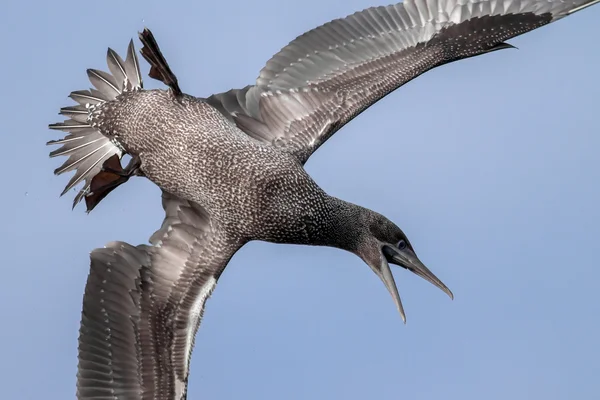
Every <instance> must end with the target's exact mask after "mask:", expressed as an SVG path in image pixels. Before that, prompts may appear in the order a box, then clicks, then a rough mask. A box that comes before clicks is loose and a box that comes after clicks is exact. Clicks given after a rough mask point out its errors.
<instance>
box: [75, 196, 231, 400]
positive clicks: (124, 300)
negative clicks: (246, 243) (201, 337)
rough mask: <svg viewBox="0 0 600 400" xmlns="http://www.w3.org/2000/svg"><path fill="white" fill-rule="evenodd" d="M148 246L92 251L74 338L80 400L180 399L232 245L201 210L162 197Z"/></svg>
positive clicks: (114, 246) (123, 245)
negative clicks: (205, 314) (160, 212)
mask: <svg viewBox="0 0 600 400" xmlns="http://www.w3.org/2000/svg"><path fill="white" fill-rule="evenodd" d="M163 206H164V209H165V213H166V217H165V219H164V222H163V224H162V227H161V228H160V229H159V230H158V231H157V232H155V233H154V235H152V237H151V239H150V242H151V243H152V246H146V245H140V246H137V247H134V246H131V245H129V244H127V243H123V242H112V243H109V244H107V245H106V247H104V248H101V249H96V250H94V251H93V252H92V253H91V257H90V258H91V270H90V274H89V278H88V282H87V285H86V288H85V294H84V298H83V311H82V318H81V328H80V336H79V368H78V374H77V397H78V398H79V399H98V398H102V399H115V400H116V399H136V400H137V399H139V400H146V399H177V400H180V399H185V396H186V391H187V381H188V374H189V365H190V356H191V352H192V349H193V346H194V337H195V335H196V332H197V330H198V327H199V324H200V320H201V318H202V314H203V310H204V304H205V302H206V300H207V299H208V297H209V296H210V294H211V292H212V290H213V289H214V287H215V285H216V282H217V280H218V278H219V276H220V275H221V273H222V272H223V270H224V268H225V266H226V265H227V263H228V261H229V259H230V258H231V257H232V256H233V254H234V253H235V252H236V251H237V250H238V248H239V247H241V244H238V243H229V242H227V241H226V240H225V239H224V238H223V234H222V232H220V231H219V228H218V227H217V226H215V223H214V222H213V221H211V219H210V216H209V215H208V214H207V213H206V211H205V210H204V209H203V208H201V207H200V206H198V205H196V204H194V203H190V202H188V201H184V200H181V199H178V198H176V197H174V196H172V195H169V194H167V193H163Z"/></svg>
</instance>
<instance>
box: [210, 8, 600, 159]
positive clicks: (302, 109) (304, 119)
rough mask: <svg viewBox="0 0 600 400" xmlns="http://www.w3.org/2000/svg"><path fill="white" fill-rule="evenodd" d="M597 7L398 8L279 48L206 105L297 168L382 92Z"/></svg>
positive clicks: (357, 17)
mask: <svg viewBox="0 0 600 400" xmlns="http://www.w3.org/2000/svg"><path fill="white" fill-rule="evenodd" d="M598 1H600V0H406V1H405V2H403V3H399V4H396V5H390V6H386V7H372V8H368V9H366V10H363V11H361V12H357V13H355V14H353V15H350V16H348V17H346V18H343V19H336V20H333V21H331V22H329V23H326V24H325V25H322V26H320V27H318V28H316V29H313V30H311V31H309V32H307V33H305V34H303V35H301V36H299V37H298V38H296V39H295V40H293V41H292V42H290V43H289V44H288V45H287V46H285V47H284V48H283V49H282V50H281V51H280V52H279V53H277V54H275V55H274V56H273V57H272V58H271V59H270V60H269V61H268V62H267V64H266V66H265V67H264V68H263V69H262V70H261V71H260V75H259V77H258V79H257V81H256V85H254V86H248V87H246V88H244V89H234V90H231V91H229V92H225V93H220V94H216V95H213V96H211V97H209V98H208V99H207V100H208V101H209V102H210V103H211V104H212V105H213V106H215V107H217V108H218V109H220V110H221V112H223V113H224V114H225V115H227V116H228V117H229V118H231V119H233V120H235V121H236V123H237V125H238V126H239V127H240V128H241V129H242V130H244V131H246V132H247V133H248V134H249V135H251V136H253V137H255V138H256V139H258V140H262V141H266V142H270V143H272V144H273V145H275V146H276V147H280V148H282V149H284V150H286V151H289V152H291V153H293V154H294V155H295V156H297V158H298V159H299V160H300V161H301V162H302V163H304V162H306V160H307V159H308V158H309V157H310V155H311V154H312V153H313V152H314V151H316V150H317V149H318V148H319V147H320V146H321V145H322V144H323V143H324V142H325V141H326V140H327V139H328V138H329V137H331V135H333V133H335V132H336V131H337V130H339V129H340V128H341V127H342V126H343V125H345V124H346V123H347V122H349V121H350V120H352V119H353V118H354V117H356V116H357V115H358V114H360V113H361V112H362V111H364V110H365V109H367V108H368V107H369V106H371V105H372V104H373V103H375V102H377V101H378V100H380V99H381V98H383V97H384V96H386V95H387V94H389V93H390V92H392V91H394V90H395V89H397V88H398V87H400V86H402V85H403V84H405V83H407V82H408V81H410V80H412V79H414V78H416V77H417V76H419V75H420V74H422V73H424V72H426V71H428V70H430V69H432V68H435V67H437V66H439V65H442V64H446V63H449V62H453V61H456V60H460V59H463V58H467V57H472V56H476V55H480V54H483V53H487V52H490V51H494V50H499V49H503V48H507V47H510V46H508V45H506V44H505V43H504V41H505V40H508V39H510V38H513V37H515V36H518V35H520V34H523V33H525V32H528V31H531V30H533V29H536V28H538V27H540V26H542V25H545V24H548V23H550V22H553V21H556V20H558V19H561V18H563V17H565V16H567V15H570V14H572V13H574V12H576V11H579V10H581V9H583V8H586V7H588V6H590V5H592V4H594V3H596V2H598Z"/></svg>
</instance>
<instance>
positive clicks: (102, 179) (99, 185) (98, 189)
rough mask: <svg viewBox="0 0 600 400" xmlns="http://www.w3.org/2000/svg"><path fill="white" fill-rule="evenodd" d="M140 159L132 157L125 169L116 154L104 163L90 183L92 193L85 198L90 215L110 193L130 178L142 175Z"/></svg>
mask: <svg viewBox="0 0 600 400" xmlns="http://www.w3.org/2000/svg"><path fill="white" fill-rule="evenodd" d="M139 167H140V159H139V158H138V157H132V158H131V160H130V161H129V163H128V164H127V166H126V167H125V168H124V169H123V167H122V166H121V161H120V160H119V157H118V156H117V155H116V154H115V155H114V156H112V157H110V158H109V159H108V160H106V161H105V162H104V165H103V166H102V170H101V171H100V172H99V173H98V174H97V175H96V176H94V178H93V179H92V182H91V183H90V192H89V193H88V194H87V195H86V196H85V204H86V206H87V212H88V213H89V212H90V211H92V210H93V209H94V207H96V206H97V205H98V203H100V201H102V199H104V198H105V197H106V196H107V195H108V194H109V193H110V192H112V191H113V190H114V189H115V188H117V187H118V186H120V185H121V184H123V183H125V182H127V181H128V180H129V178H130V177H132V176H136V175H141V171H140V169H139Z"/></svg>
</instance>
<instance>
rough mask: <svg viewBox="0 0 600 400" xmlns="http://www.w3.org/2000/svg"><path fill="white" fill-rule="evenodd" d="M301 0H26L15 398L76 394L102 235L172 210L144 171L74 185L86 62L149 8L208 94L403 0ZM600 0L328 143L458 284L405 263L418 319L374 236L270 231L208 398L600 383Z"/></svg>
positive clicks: (9, 354) (223, 290)
mask: <svg viewBox="0 0 600 400" xmlns="http://www.w3.org/2000/svg"><path fill="white" fill-rule="evenodd" d="M285 3H286V5H285V6H283V3H282V2H281V1H275V0H255V1H241V0H231V1H220V2H200V1H185V2H178V3H174V5H167V2H165V1H144V2H142V1H135V2H121V1H119V2H93V1H86V2H83V1H76V2H75V1H73V2H65V1H52V2H42V1H38V2H37V3H29V4H27V2H17V1H15V0H8V2H6V1H5V2H3V6H2V8H3V11H2V13H1V16H0V44H1V46H2V54H3V56H2V62H1V63H0V72H1V74H0V76H1V77H2V80H3V82H2V93H3V95H2V96H0V109H1V110H2V112H1V113H2V131H3V134H2V140H3V143H2V144H3V148H4V151H3V156H2V158H1V163H2V164H1V165H2V171H3V174H2V176H3V182H2V194H3V195H2V196H0V209H2V210H4V215H3V221H2V231H1V232H2V249H3V257H2V262H1V265H2V267H1V268H2V278H1V279H0V317H1V318H2V322H1V329H0V354H1V356H0V381H1V383H2V393H3V394H2V397H3V398H5V399H52V400H53V399H57V400H58V399H69V398H74V393H75V373H76V364H77V358H76V357H77V335H78V328H79V319H80V310H81V298H82V293H83V289H84V284H85V281H86V278H87V273H88V268H89V264H88V262H89V258H88V257H89V256H88V254H89V252H90V251H91V250H92V249H93V248H95V247H100V246H102V245H104V243H106V242H108V241H111V240H126V241H128V242H130V243H133V244H138V243H145V242H146V241H147V238H148V237H149V236H150V234H151V233H152V232H154V230H155V229H157V228H158V227H159V226H160V222H161V221H162V218H163V217H162V210H161V207H160V196H159V190H158V189H157V188H156V187H154V186H153V185H152V184H151V183H150V182H147V181H144V180H142V179H139V178H137V179H134V180H133V181H132V182H130V183H128V184H127V185H125V186H124V187H122V188H119V190H117V191H116V192H115V193H113V194H111V195H110V197H109V198H107V199H106V200H105V201H104V202H103V203H102V204H101V205H100V206H99V207H98V208H97V209H96V210H94V212H93V213H91V214H90V215H86V214H85V213H84V208H83V207H81V206H80V207H78V208H77V209H76V210H75V211H74V212H73V211H71V201H72V198H73V195H74V193H69V194H68V195H66V196H64V197H63V198H59V197H58V194H59V193H60V191H61V190H62V188H63V186H64V185H65V183H66V182H67V180H68V177H66V176H63V177H54V176H53V175H52V170H53V169H54V168H56V167H57V166H58V165H60V163H61V162H62V159H61V160H58V159H49V158H48V152H49V150H50V148H48V147H46V146H45V145H44V143H45V142H46V141H47V140H50V139H54V138H56V137H57V134H56V133H53V132H51V131H49V130H48V129H47V128H46V126H47V124H48V123H52V122H56V121H58V120H60V118H59V116H58V115H57V112H58V110H59V108H60V107H61V106H66V105H70V104H71V102H70V100H69V99H68V98H67V95H68V94H69V92H70V91H72V90H78V89H84V88H87V87H89V82H88V80H87V77H86V75H85V69H86V68H90V67H91V68H100V69H105V70H106V69H107V67H106V64H105V53H106V47H107V46H111V47H113V48H114V49H115V50H117V51H118V52H120V53H123V52H124V51H125V49H126V46H127V43H128V41H129V39H130V38H131V37H134V36H135V35H136V34H137V31H139V30H141V29H142V28H143V27H144V26H148V27H149V28H151V29H152V30H153V31H154V33H155V35H156V36H157V38H158V40H159V42H160V44H161V46H162V48H163V50H164V52H165V53H166V56H167V58H168V59H169V61H170V64H171V67H172V68H173V70H174V71H175V73H176V74H177V75H178V77H179V82H180V85H181V87H182V88H183V89H184V91H186V92H188V93H191V94H194V95H197V96H207V95H209V94H211V93H214V92H220V91H224V90H227V89H229V88H231V87H242V86H244V85H246V84H249V83H252V82H254V79H255V78H256V76H257V75H258V71H259V70H260V68H261V67H262V66H263V64H264V63H265V62H266V61H267V59H268V58H269V57H271V55H272V54H273V53H275V52H276V51H277V50H278V49H279V48H281V47H282V46H283V45H285V44H287V43H288V41H289V40H291V39H293V38H294V37H295V36H297V35H299V34H301V33H303V32H304V31H306V30H308V29H310V28H313V27H315V26H317V25H319V24H321V23H323V22H326V21H329V20H330V19H333V18H336V17H342V16H345V15H347V14H349V13H351V12H354V11H357V10H360V9H363V8H365V7H368V6H371V5H381V4H386V3H387V2H384V3H380V2H374V0H346V1H338V0H319V1H316V0H305V1H295V2H285ZM599 19H600V6H598V7H592V8H591V9H589V10H586V11H583V12H581V13H577V14H576V15H574V16H572V17H569V18H566V19H564V20H562V21H559V22H557V23H555V24H551V25H549V26H546V27H543V28H541V29H539V30H537V31H535V32H531V33H529V34H527V35H525V36H522V37H519V38H517V39H515V40H512V42H511V43H513V44H514V45H516V46H517V47H519V48H520V50H507V51H500V52H497V53H493V54H490V55H487V56H483V57H478V58H476V59H470V60H465V61H461V62H458V63H454V64H452V65H448V66H444V67H441V68H438V69H436V70H434V71H432V72H429V73H427V74H425V75H424V76H422V77H420V78H419V79H417V80H415V81H413V82H411V83H409V84H408V85H406V86H405V87H403V88H401V89H400V90H398V91H396V92H395V93H393V94H392V95H390V96H388V97H387V98H386V99H384V100H383V101H381V102H380V103H378V104H377V105H375V106H373V107H372V108H371V109H370V110H368V111H367V112H366V113H365V114H363V115H361V116H360V117H359V118H358V119H356V120H355V121H354V122H352V123H351V124H350V125H348V126H347V127H345V128H344V129H343V130H342V131H341V132H339V133H337V134H336V136H335V137H334V138H333V139H332V140H331V141H329V142H328V143H327V144H326V145H325V146H324V147H322V148H321V149H320V150H319V151H318V152H317V153H316V154H315V155H314V156H313V157H312V159H311V160H310V162H309V163H308V165H307V169H308V171H309V172H310V173H311V174H312V175H313V176H314V178H315V179H316V181H317V182H318V183H319V184H320V185H322V186H323V188H324V189H325V190H327V191H328V192H329V193H331V194H333V195H336V196H338V197H341V198H344V199H346V200H349V201H352V202H355V203H358V204H361V205H364V206H366V207H369V208H372V209H374V210H376V211H378V212H381V213H382V214H385V215H386V216H387V217H389V218H390V219H391V220H393V221H395V222H396V223H397V224H398V225H399V226H400V227H402V228H403V229H404V231H405V232H406V233H407V234H408V236H409V238H410V239H411V241H412V243H413V244H414V245H415V247H416V249H417V251H418V254H419V256H420V257H421V259H422V260H423V261H424V262H425V263H426V264H427V265H428V266H429V267H430V268H431V269H432V270H433V271H435V273H436V274H437V275H438V276H439V277H440V278H441V279H442V280H444V282H446V283H447V284H448V286H449V287H450V288H451V289H452V290H453V291H454V293H455V295H456V300H455V301H453V302H452V301H450V300H449V299H448V298H447V297H446V296H445V295H444V294H443V293H442V292H441V291H439V290H437V289H435V288H434V287H433V286H431V285H429V284H427V283H426V282H424V281H422V280H420V279H418V278H417V277H415V276H412V275H411V274H409V273H408V272H406V271H404V270H400V269H398V270H396V271H395V276H396V280H397V283H398V285H399V288H400V293H401V295H402V298H403V300H404V304H405V307H406V311H407V317H408V324H407V325H406V326H404V325H403V324H402V322H401V319H400V316H399V315H398V313H397V311H396V309H395V307H394V304H393V302H392V300H391V298H390V295H389V294H388V292H387V291H386V290H385V288H384V286H383V285H382V284H381V282H380V281H379V279H378V278H377V277H376V276H375V275H374V274H373V273H372V272H371V271H370V270H369V268H368V267H367V266H365V265H364V264H363V262H362V261H360V260H359V259H358V258H357V257H355V256H353V255H351V254H348V253H345V252H342V251H339V250H334V249H327V248H310V247H300V246H280V245H273V244H266V243H252V244H251V245H248V246H247V247H245V248H243V249H242V251H240V252H239V253H238V254H237V255H236V256H235V257H234V259H233V260H232V262H231V264H230V265H229V267H228V269H227V270H226V271H225V273H224V275H223V276H222V279H221V281H220V283H219V285H218V286H217V289H216V291H215V293H214V295H213V297H212V298H211V300H210V301H209V303H208V306H207V311H206V315H205V320H204V323H203V326H202V327H201V329H200V333H199V335H198V337H197V345H196V350H195V352H194V358H193V362H192V372H191V379H190V388H189V389H190V393H189V398H190V399H199V398H205V399H243V398H253V399H291V400H295V399H349V400H351V399H365V398H373V399H382V400H384V399H390V400H396V399H411V400H416V399H431V398H444V399H461V400H471V399H473V400H479V399H482V398H484V399H490V400H492V399H507V398H510V399H532V398H538V399H542V398H543V399H578V400H583V399H598V396H599V393H600V380H599V379H598V372H599V371H600V345H599V344H598V340H599V338H600V322H599V318H598V317H599V316H600V300H599V299H598V293H597V291H598V282H599V281H600V268H599V267H600V261H599V256H598V251H599V249H600V244H599V240H600V226H599V224H600V208H599V206H598V205H599V204H600V155H599V152H600V128H599V123H598V118H599V116H600V109H599V107H600V102H599V100H598V99H599V98H600V97H599V96H600V74H599V73H598V71H600V25H599V24H598V20H599ZM136 46H137V47H138V48H139V45H138V42H137V41H136ZM144 68H145V70H144V73H146V72H147V66H146V64H145V63H144ZM146 84H147V87H148V86H149V87H156V86H157V85H155V84H154V83H150V79H146ZM390 182H393V185H390V184H389V183H390Z"/></svg>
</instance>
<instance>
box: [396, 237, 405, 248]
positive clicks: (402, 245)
mask: <svg viewBox="0 0 600 400" xmlns="http://www.w3.org/2000/svg"><path fill="white" fill-rule="evenodd" d="M396 247H397V248H398V250H404V249H406V241H405V240H404V239H402V240H400V241H399V242H398V245H397V246H396Z"/></svg>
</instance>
